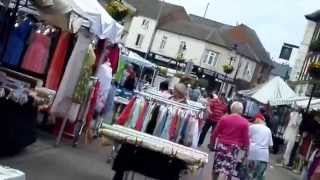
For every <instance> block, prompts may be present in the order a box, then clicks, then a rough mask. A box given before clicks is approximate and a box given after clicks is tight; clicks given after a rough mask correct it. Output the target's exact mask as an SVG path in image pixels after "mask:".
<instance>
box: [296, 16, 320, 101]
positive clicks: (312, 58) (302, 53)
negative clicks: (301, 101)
mask: <svg viewBox="0 0 320 180" xmlns="http://www.w3.org/2000/svg"><path fill="white" fill-rule="evenodd" d="M306 19H307V21H308V22H307V26H306V30H305V34H304V38H303V41H302V43H301V46H300V48H299V52H298V55H297V60H296V63H295V65H294V67H293V70H292V74H291V80H292V84H293V85H294V86H295V90H296V92H297V93H298V94H300V95H302V96H303V95H306V94H309V93H310V89H311V87H312V85H311V84H309V82H310V79H311V78H310V76H309V74H308V67H309V65H310V63H313V62H320V52H312V51H310V45H311V43H312V42H314V41H320V10H318V11H316V12H314V13H312V14H309V15H306ZM317 89H319V88H317ZM316 95H317V96H319V95H320V93H319V92H317V93H316Z"/></svg>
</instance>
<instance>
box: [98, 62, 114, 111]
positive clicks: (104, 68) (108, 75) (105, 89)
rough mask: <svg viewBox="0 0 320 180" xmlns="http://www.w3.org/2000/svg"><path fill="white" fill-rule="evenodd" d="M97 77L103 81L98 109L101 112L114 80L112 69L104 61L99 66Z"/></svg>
mask: <svg viewBox="0 0 320 180" xmlns="http://www.w3.org/2000/svg"><path fill="white" fill-rule="evenodd" d="M96 76H97V78H98V79H99V81H100V82H101V89H100V92H99V96H98V102H97V103H98V104H97V108H96V110H97V111H98V112H101V111H102V109H103V108H104V106H105V104H106V100H107V98H108V95H109V91H110V88H111V82H112V69H111V67H110V66H109V65H108V64H106V63H104V64H102V65H101V66H100V67H99V68H98V72H97V75H96Z"/></svg>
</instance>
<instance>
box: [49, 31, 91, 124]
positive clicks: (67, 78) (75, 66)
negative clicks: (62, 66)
mask: <svg viewBox="0 0 320 180" xmlns="http://www.w3.org/2000/svg"><path fill="white" fill-rule="evenodd" d="M90 43H91V37H90V35H89V33H88V31H86V30H81V31H80V32H79V33H78V39H77V42H76V45H75V47H74V49H73V51H72V54H71V56H70V58H69V61H68V64H67V66H66V70H65V73H64V75H63V78H62V80H61V83H60V86H59V90H58V93H57V95H56V98H55V100H54V102H53V104H52V107H51V109H50V112H51V113H52V114H56V115H58V116H61V117H64V115H65V113H66V112H65V109H68V108H69V106H71V104H70V103H71V102H68V103H64V106H61V105H59V104H60V103H61V101H62V100H64V99H67V98H71V97H72V96H73V94H74V90H75V87H76V85H77V83H78V80H79V76H80V72H81V67H82V64H83V62H84V59H85V56H86V55H87V53H88V48H89V44H90ZM68 114H69V113H68ZM68 117H69V115H68ZM74 117H76V116H73V117H69V118H74ZM69 120H70V119H69ZM72 120H74V119H72Z"/></svg>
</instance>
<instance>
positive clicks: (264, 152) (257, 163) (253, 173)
mask: <svg viewBox="0 0 320 180" xmlns="http://www.w3.org/2000/svg"><path fill="white" fill-rule="evenodd" d="M265 120H266V119H265V117H264V116H263V115H262V114H261V113H258V114H257V115H256V116H255V118H254V122H253V123H254V124H252V125H251V126H250V127H249V134H250V147H249V155H248V160H249V162H248V170H249V177H250V178H251V179H255V180H264V179H265V172H266V170H267V167H268V162H269V148H270V147H272V146H273V141H272V133H271V130H270V129H269V128H268V127H267V126H266V122H265Z"/></svg>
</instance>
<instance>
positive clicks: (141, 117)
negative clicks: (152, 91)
mask: <svg viewBox="0 0 320 180" xmlns="http://www.w3.org/2000/svg"><path fill="white" fill-rule="evenodd" d="M147 109H148V103H147V101H145V102H144V107H143V109H142V111H141V113H140V115H139V118H138V121H137V124H136V128H135V129H136V130H138V131H141V129H142V126H143V122H144V121H145V115H146V112H147Z"/></svg>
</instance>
